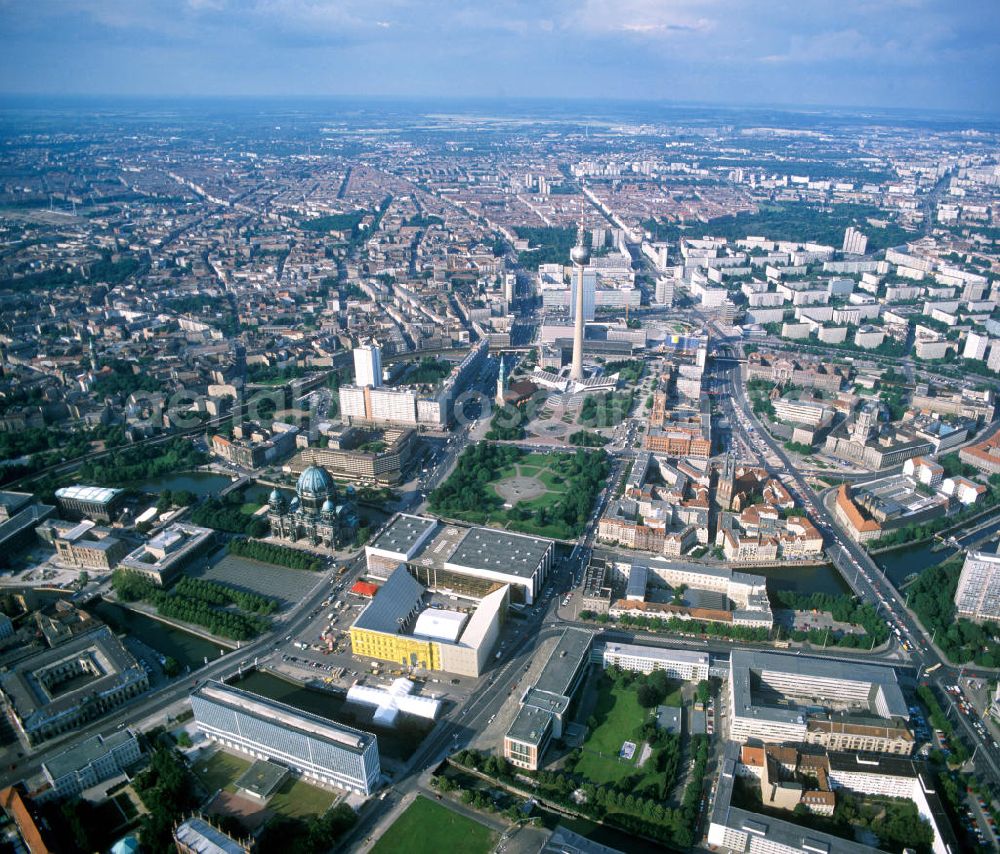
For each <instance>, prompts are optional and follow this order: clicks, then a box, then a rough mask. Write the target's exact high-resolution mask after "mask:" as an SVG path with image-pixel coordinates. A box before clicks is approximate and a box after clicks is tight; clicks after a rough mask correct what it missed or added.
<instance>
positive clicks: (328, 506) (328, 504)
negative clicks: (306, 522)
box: [323, 498, 337, 513]
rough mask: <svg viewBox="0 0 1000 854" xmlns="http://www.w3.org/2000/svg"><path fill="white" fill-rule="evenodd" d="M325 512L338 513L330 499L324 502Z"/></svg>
mask: <svg viewBox="0 0 1000 854" xmlns="http://www.w3.org/2000/svg"><path fill="white" fill-rule="evenodd" d="M323 512H324V513H336V512H337V508H336V507H335V506H334V504H333V501H332V500H331V499H329V498H327V499H326V501H324V502H323Z"/></svg>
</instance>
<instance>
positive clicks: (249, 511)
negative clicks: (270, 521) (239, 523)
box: [240, 501, 264, 516]
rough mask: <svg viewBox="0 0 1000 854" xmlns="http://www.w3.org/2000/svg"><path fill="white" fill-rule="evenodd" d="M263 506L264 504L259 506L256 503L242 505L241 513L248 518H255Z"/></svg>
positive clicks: (249, 502)
mask: <svg viewBox="0 0 1000 854" xmlns="http://www.w3.org/2000/svg"><path fill="white" fill-rule="evenodd" d="M263 506H264V505H263V504H257V503H256V502H255V501H248V502H247V503H246V504H241V505H240V513H243V514H244V515H246V516H253V514H254V513H256V512H257V511H258V510H260V508H261V507H263Z"/></svg>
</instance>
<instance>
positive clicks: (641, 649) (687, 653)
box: [605, 643, 709, 667]
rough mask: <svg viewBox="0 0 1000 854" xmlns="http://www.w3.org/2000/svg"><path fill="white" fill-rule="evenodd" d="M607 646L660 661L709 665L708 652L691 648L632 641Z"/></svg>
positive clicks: (609, 649)
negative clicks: (642, 644) (640, 644)
mask: <svg viewBox="0 0 1000 854" xmlns="http://www.w3.org/2000/svg"><path fill="white" fill-rule="evenodd" d="M605 648H606V649H607V650H608V651H609V652H613V653H616V654H618V655H634V656H636V657H637V658H655V659H656V660H658V661H669V662H673V663H683V664H694V665H704V666H705V667H708V664H709V657H708V653H707V652H696V651H694V650H689V649H663V648H662V647H658V646H639V645H637V644H631V643H608V644H605Z"/></svg>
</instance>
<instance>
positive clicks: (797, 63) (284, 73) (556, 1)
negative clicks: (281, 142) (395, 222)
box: [0, 0, 1000, 116]
mask: <svg viewBox="0 0 1000 854" xmlns="http://www.w3.org/2000/svg"><path fill="white" fill-rule="evenodd" d="M0 31H2V32H3V33H4V37H3V41H2V43H3V45H4V48H5V50H4V51H3V54H2V56H0V75H2V79H3V81H4V83H3V89H4V90H5V93H6V94H5V97H10V96H25V97H59V96H66V95H72V96H77V97H85V96H93V97H145V98H163V97H169V98H179V97H191V96H210V97H220V98H221V97H245V98H265V97H271V98H281V97H287V98H312V97H346V98H370V99H375V98H379V99H381V98H387V99H390V100H391V99H410V98H416V99H440V98H463V99H466V98H471V99H520V98H543V99H544V98H550V99H592V98H596V99H602V100H609V101H629V102H632V101H634V102H637V103H638V102H650V103H662V102H670V103H679V104H688V105H691V104H700V105H704V106H708V107H730V106H732V107H737V106H741V107H760V108H764V109H767V108H772V109H774V108H780V109H810V108H814V109H827V108H833V109H838V108H839V109H852V110H868V109H903V110H908V109H909V110H913V109H916V110H945V111H952V112H955V111H958V112H963V113H968V114H970V115H989V116H995V115H998V114H1000V87H998V86H997V85H996V83H997V79H996V78H997V74H996V68H997V60H998V58H1000V43H998V35H1000V7H998V6H997V5H995V4H989V5H984V4H982V3H973V2H970V0H957V2H948V3H946V2H944V0H872V2H862V0H845V2H841V3H838V4H837V5H836V7H835V8H830V6H829V4H827V3H824V2H822V1H821V0H803V2H798V3H791V2H786V0H767V2H760V3H755V4H746V3H740V2H737V0H673V2H663V0H614V2H613V0H583V2H577V3H572V2H566V1H565V0H540V2H533V3H526V2H521V0H506V2H499V3H495V4H492V5H491V6H490V7H489V8H485V7H483V6H481V4H476V3H447V4H445V3H434V2H406V0H392V2H366V3H362V2H359V0H341V2H324V1H323V0H253V2H244V0H106V2H102V3H99V4H96V5H95V6H94V7H93V8H90V9H86V8H81V7H79V6H77V5H75V4H70V3H67V2H65V0H40V2H38V3H35V4H32V5H31V6H30V7H29V6H26V5H25V4H20V3H16V2H12V1H11V0H6V2H0Z"/></svg>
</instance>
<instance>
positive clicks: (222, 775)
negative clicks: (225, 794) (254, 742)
mask: <svg viewBox="0 0 1000 854" xmlns="http://www.w3.org/2000/svg"><path fill="white" fill-rule="evenodd" d="M250 765H251V763H250V761H249V760H247V759H243V758H242V757H240V756H233V755H232V754H231V753H224V752H223V751H221V750H219V751H217V752H216V753H214V754H212V756H211V757H209V759H208V760H199V761H198V762H195V763H194V764H193V765H192V771H193V772H194V775H195V776H196V777H197V778H198V779H199V780H200V781H201V783H202V785H203V786H204V787H205V790H206V791H207V792H208V793H209V794H214V793H215V792H217V791H218V790H219V789H226V790H228V791H230V792H235V791H236V786H235V783H236V781H237V780H238V779H239V778H240V777H241V776H242V775H243V773H244V772H245V771H246V770H247V768H249V767H250ZM335 798H336V795H334V793H333V792H328V791H326V790H325V789H320V788H318V787H316V786H311V785H309V783H306V782H303V781H302V780H298V779H295V778H289V779H287V780H285V782H284V783H282V784H281V788H280V789H278V791H277V792H276V793H275V795H274V797H272V798H271V800H270V801H268V803H267V806H268V808H269V809H273V810H275V811H277V812H279V813H281V814H282V815H286V816H289V817H290V818H301V817H303V816H311V815H317V814H320V813H324V812H326V811H327V810H328V809H329V808H330V805H331V804H332V803H333V801H334V799H335Z"/></svg>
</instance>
